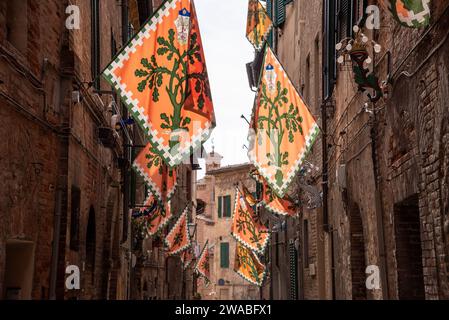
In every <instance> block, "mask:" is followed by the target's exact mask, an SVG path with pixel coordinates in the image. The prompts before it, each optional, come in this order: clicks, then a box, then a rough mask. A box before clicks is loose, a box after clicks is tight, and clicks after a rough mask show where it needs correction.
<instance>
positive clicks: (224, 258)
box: [220, 242, 229, 269]
mask: <svg viewBox="0 0 449 320" xmlns="http://www.w3.org/2000/svg"><path fill="white" fill-rule="evenodd" d="M220 267H221V268H223V269H228V268H229V243H228V242H223V243H221V245H220Z"/></svg>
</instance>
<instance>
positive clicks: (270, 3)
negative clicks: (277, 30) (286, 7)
mask: <svg viewBox="0 0 449 320" xmlns="http://www.w3.org/2000/svg"><path fill="white" fill-rule="evenodd" d="M267 13H268V16H269V17H270V19H271V21H273V0H267ZM273 23H275V22H273ZM267 42H268V44H269V45H270V47H273V29H271V31H270V34H269V35H268V38H267Z"/></svg>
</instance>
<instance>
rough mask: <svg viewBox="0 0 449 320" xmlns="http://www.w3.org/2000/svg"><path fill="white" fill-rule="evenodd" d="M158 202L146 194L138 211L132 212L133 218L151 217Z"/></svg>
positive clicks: (149, 193) (149, 194)
mask: <svg viewBox="0 0 449 320" xmlns="http://www.w3.org/2000/svg"><path fill="white" fill-rule="evenodd" d="M157 207H158V201H156V199H155V198H154V196H153V195H152V194H151V192H148V196H147V198H146V199H145V201H144V202H143V207H142V208H140V209H139V210H138V211H136V212H133V218H135V219H137V218H141V217H149V216H151V215H152V214H153V213H154V211H155V210H157Z"/></svg>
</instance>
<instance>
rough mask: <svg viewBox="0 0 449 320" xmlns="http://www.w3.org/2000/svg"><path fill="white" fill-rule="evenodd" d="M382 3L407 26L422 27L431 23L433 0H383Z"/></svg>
mask: <svg viewBox="0 0 449 320" xmlns="http://www.w3.org/2000/svg"><path fill="white" fill-rule="evenodd" d="M381 3H382V4H383V6H384V8H385V9H387V10H388V11H390V12H391V14H392V15H393V17H394V18H395V19H396V20H397V21H398V22H399V23H400V24H401V25H403V26H405V27H409V28H421V27H426V26H428V25H429V23H430V18H431V11H430V5H431V0H383V1H381Z"/></svg>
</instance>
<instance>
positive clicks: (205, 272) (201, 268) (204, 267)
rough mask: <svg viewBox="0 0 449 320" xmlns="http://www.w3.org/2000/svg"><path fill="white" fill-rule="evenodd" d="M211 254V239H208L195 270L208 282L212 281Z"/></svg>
mask: <svg viewBox="0 0 449 320" xmlns="http://www.w3.org/2000/svg"><path fill="white" fill-rule="evenodd" d="M209 259H210V254H209V241H206V244H205V245H204V248H203V251H202V252H201V254H200V256H199V258H198V262H197V264H196V266H195V271H196V272H197V273H198V274H199V275H201V276H202V277H204V279H205V281H206V283H209V282H210V261H209Z"/></svg>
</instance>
